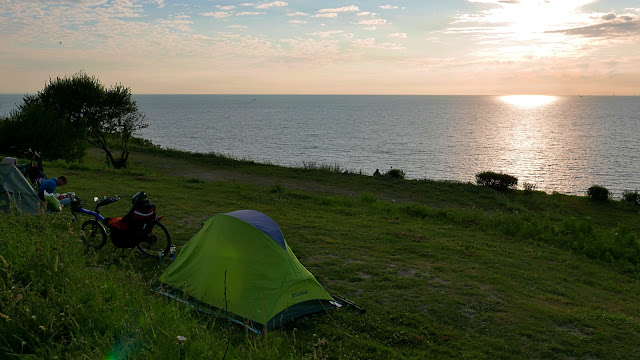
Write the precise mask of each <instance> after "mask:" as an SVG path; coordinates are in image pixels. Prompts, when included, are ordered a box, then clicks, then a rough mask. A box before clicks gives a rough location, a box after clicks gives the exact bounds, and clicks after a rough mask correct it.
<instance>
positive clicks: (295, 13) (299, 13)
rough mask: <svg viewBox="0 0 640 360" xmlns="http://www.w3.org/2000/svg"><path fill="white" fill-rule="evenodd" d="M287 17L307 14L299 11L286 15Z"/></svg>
mask: <svg viewBox="0 0 640 360" xmlns="http://www.w3.org/2000/svg"><path fill="white" fill-rule="evenodd" d="M287 16H307V14H306V13H303V12H300V11H296V12H290V13H287Z"/></svg>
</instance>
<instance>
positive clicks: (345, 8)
mask: <svg viewBox="0 0 640 360" xmlns="http://www.w3.org/2000/svg"><path fill="white" fill-rule="evenodd" d="M357 11H360V9H359V8H358V7H357V6H355V5H349V6H343V7H339V8H333V9H320V10H318V11H316V12H318V13H340V12H357Z"/></svg>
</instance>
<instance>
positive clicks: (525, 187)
mask: <svg viewBox="0 0 640 360" xmlns="http://www.w3.org/2000/svg"><path fill="white" fill-rule="evenodd" d="M537 187H538V186H537V185H536V184H532V183H529V182H525V183H523V184H522V190H524V192H526V193H531V192H534V191H536V188H537Z"/></svg>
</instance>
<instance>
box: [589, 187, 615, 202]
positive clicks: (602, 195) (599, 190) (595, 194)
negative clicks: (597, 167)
mask: <svg viewBox="0 0 640 360" xmlns="http://www.w3.org/2000/svg"><path fill="white" fill-rule="evenodd" d="M587 195H589V197H591V200H593V201H607V200H609V197H611V194H610V193H609V190H608V189H607V188H606V187H604V186H600V185H593V186H592V187H590V188H589V189H588V190H587Z"/></svg>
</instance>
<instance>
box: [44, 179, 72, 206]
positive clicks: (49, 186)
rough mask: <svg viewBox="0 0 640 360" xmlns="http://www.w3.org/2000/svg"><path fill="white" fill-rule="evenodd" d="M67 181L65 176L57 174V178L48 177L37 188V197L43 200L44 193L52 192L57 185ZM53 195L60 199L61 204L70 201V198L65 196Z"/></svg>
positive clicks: (65, 183)
mask: <svg viewBox="0 0 640 360" xmlns="http://www.w3.org/2000/svg"><path fill="white" fill-rule="evenodd" d="M67 183H68V181H67V177H66V176H58V177H57V178H52V179H49V180H47V181H45V182H43V183H42V184H41V185H40V187H39V188H38V197H39V198H40V200H42V201H44V200H45V199H44V198H45V195H46V194H54V193H55V191H56V188H57V187H58V186H63V185H67ZM54 196H55V197H56V198H57V199H58V200H60V203H61V204H62V205H66V204H69V203H70V202H71V199H69V198H67V197H66V196H60V195H59V194H54Z"/></svg>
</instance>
